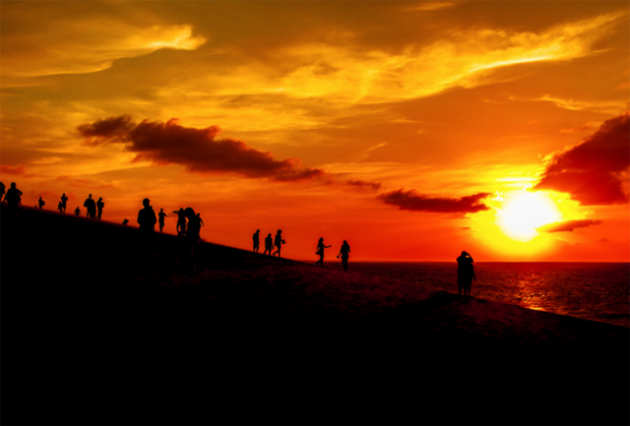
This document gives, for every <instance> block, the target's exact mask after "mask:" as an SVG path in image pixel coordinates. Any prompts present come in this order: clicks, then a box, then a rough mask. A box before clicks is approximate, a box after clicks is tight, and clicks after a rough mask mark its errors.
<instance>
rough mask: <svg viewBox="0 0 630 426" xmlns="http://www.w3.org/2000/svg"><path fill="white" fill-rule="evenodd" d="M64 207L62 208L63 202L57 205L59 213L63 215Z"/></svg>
mask: <svg viewBox="0 0 630 426" xmlns="http://www.w3.org/2000/svg"><path fill="white" fill-rule="evenodd" d="M61 209H62V207H61V201H59V204H57V210H59V213H63V212H62V211H61Z"/></svg>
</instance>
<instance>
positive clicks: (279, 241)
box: [272, 229, 286, 257]
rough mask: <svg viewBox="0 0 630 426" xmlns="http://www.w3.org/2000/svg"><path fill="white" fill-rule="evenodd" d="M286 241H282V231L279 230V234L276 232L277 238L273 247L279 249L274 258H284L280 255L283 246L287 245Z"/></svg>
mask: <svg viewBox="0 0 630 426" xmlns="http://www.w3.org/2000/svg"><path fill="white" fill-rule="evenodd" d="M285 243H286V241H284V240H283V239H282V229H278V232H276V238H274V240H273V245H274V246H276V247H277V249H276V251H274V252H273V255H272V256H275V255H276V254H277V255H278V257H282V256H281V255H280V250H282V244H285Z"/></svg>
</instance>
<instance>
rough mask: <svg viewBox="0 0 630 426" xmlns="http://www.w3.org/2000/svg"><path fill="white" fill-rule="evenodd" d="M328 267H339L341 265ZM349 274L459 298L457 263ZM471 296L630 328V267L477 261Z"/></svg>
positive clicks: (367, 267) (365, 268)
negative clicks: (414, 285)
mask: <svg viewBox="0 0 630 426" xmlns="http://www.w3.org/2000/svg"><path fill="white" fill-rule="evenodd" d="M326 265H327V266H328V267H332V268H335V269H337V268H339V269H341V265H340V264H338V263H337V262H327V264H326ZM348 270H349V271H356V272H361V273H366V274H372V275H379V276H384V277H387V278H395V279H402V280H405V281H408V282H413V283H417V284H418V285H422V286H427V287H432V288H436V289H440V290H445V291H448V292H451V293H458V289H457V263H456V262H454V261H453V262H352V260H350V264H349V268H348ZM475 275H476V276H477V281H473V284H472V290H471V296H474V297H477V298H481V299H488V300H494V301H498V302H503V303H510V304H513V305H519V306H522V307H525V308H529V309H536V310H540V311H545V312H553V313H556V314H561V315H569V316H573V317H577V318H583V319H587V320H592V321H600V322H605V323H609V324H614V325H621V326H625V327H628V326H630V263H542V262H541V263H499V262H497V263H494V262H492V263H491V262H488V263H484V262H479V263H477V262H475Z"/></svg>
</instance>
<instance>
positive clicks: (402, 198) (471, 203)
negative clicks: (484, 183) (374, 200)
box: [378, 189, 491, 213]
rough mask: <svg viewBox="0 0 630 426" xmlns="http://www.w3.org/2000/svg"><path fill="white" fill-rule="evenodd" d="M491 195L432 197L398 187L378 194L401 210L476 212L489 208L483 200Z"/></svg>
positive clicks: (482, 193)
mask: <svg viewBox="0 0 630 426" xmlns="http://www.w3.org/2000/svg"><path fill="white" fill-rule="evenodd" d="M489 195H491V194H490V193H488V192H480V193H478V194H474V195H470V196H468V197H462V198H431V197H428V196H426V195H422V194H418V193H417V192H416V191H414V190H413V189H412V190H409V191H405V190H404V189H398V190H396V191H391V192H388V193H385V194H381V195H379V196H378V199H379V200H381V201H382V202H384V203H385V204H389V205H392V206H398V208H399V209H400V210H412V211H421V212H434V213H476V212H479V211H482V210H488V209H489V207H488V206H486V205H485V204H483V203H482V202H481V200H482V199H484V198H486V197H488V196H489Z"/></svg>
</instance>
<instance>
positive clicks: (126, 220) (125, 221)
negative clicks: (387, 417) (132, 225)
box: [77, 207, 129, 226]
mask: <svg viewBox="0 0 630 426" xmlns="http://www.w3.org/2000/svg"><path fill="white" fill-rule="evenodd" d="M77 208H78V207H77ZM128 223H129V219H127V218H125V220H123V225H125V226H127V224H128Z"/></svg>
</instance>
